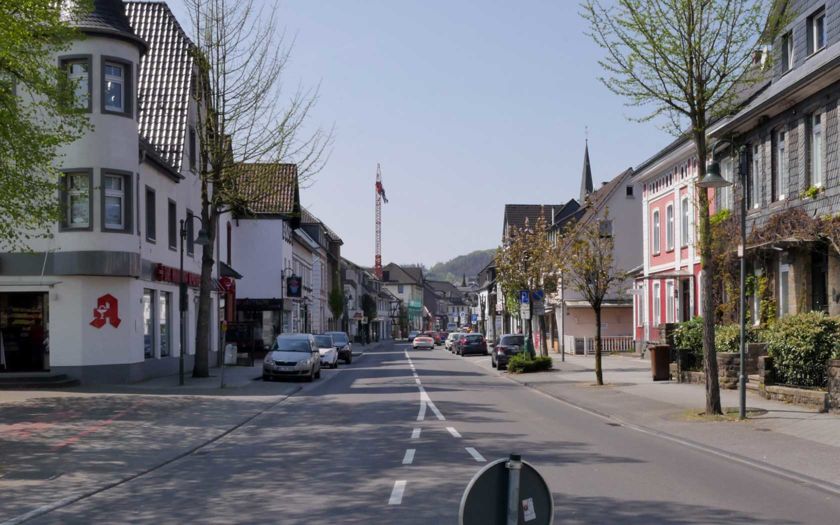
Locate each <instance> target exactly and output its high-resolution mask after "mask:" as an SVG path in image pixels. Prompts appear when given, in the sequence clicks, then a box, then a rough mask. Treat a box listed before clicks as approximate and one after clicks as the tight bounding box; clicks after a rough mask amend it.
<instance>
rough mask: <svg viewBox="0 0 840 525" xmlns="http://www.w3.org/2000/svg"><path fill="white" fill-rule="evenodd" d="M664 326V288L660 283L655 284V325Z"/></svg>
mask: <svg viewBox="0 0 840 525" xmlns="http://www.w3.org/2000/svg"><path fill="white" fill-rule="evenodd" d="M660 324H662V287H661V285H660V284H659V281H655V282H654V283H653V325H654V326H657V327H658V326H659V325H660Z"/></svg>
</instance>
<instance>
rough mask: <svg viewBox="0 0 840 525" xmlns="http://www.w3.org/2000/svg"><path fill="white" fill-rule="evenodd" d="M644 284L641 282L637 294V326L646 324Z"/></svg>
mask: <svg viewBox="0 0 840 525" xmlns="http://www.w3.org/2000/svg"><path fill="white" fill-rule="evenodd" d="M644 291H645V288H644V285H642V284H640V285H639V288H638V293H637V294H636V326H644V325H645V295H644Z"/></svg>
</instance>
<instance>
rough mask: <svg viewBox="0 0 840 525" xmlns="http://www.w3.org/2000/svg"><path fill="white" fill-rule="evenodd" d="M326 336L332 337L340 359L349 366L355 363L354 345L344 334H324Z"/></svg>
mask: <svg viewBox="0 0 840 525" xmlns="http://www.w3.org/2000/svg"><path fill="white" fill-rule="evenodd" d="M324 335H328V336H330V337H332V340H333V346H335V349H336V350H337V351H338V358H339V359H341V360H342V361H344V362H345V363H347V364H348V365H349V364H350V363H352V362H353V344H352V343H351V342H350V338H349V337H348V336H347V334H346V333H344V332H324Z"/></svg>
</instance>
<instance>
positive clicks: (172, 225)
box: [166, 199, 178, 250]
mask: <svg viewBox="0 0 840 525" xmlns="http://www.w3.org/2000/svg"><path fill="white" fill-rule="evenodd" d="M166 226H167V230H168V231H169V247H170V248H172V249H173V250H175V249H177V248H178V207H177V205H176V204H175V201H173V200H172V199H169V213H168V217H167V224H166Z"/></svg>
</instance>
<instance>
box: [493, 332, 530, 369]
mask: <svg viewBox="0 0 840 525" xmlns="http://www.w3.org/2000/svg"><path fill="white" fill-rule="evenodd" d="M524 351H525V336H524V335H518V334H504V335H502V336H501V337H500V338H499V341H498V342H497V343H496V345H495V346H494V347H493V352H492V353H491V354H490V364H491V365H493V368H496V369H497V370H501V369H503V368H507V363H508V360H509V359H510V358H511V356H513V355H515V354H518V353H519V352H524Z"/></svg>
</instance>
